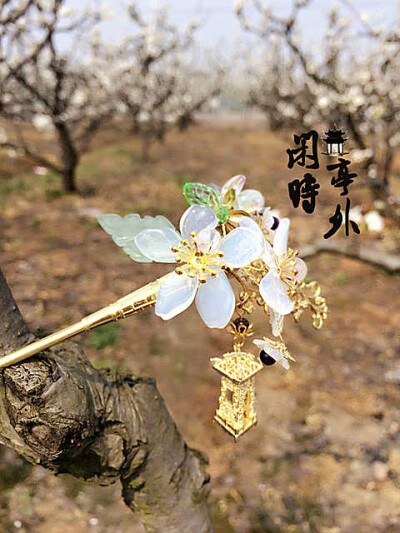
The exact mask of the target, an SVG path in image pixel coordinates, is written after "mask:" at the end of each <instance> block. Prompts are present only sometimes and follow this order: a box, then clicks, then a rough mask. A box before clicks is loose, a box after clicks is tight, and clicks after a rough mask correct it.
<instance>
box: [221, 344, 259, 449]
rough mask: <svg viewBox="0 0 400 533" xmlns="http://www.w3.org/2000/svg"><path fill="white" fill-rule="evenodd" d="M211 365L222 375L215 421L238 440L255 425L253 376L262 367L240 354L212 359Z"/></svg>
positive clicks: (233, 353) (251, 356)
mask: <svg viewBox="0 0 400 533" xmlns="http://www.w3.org/2000/svg"><path fill="white" fill-rule="evenodd" d="M211 363H212V366H213V367H214V368H215V369H216V370H218V372H220V373H221V374H222V378H221V394H220V397H219V407H218V409H217V411H216V413H215V416H214V419H215V420H216V421H217V422H218V423H219V424H220V425H221V426H222V427H223V428H224V429H225V430H226V431H228V433H230V434H231V435H233V436H234V437H235V439H237V438H238V437H240V435H243V433H244V432H245V431H247V430H248V429H250V428H251V427H252V426H254V425H255V424H256V423H257V414H256V412H255V408H254V403H255V377H254V376H255V375H256V374H257V372H259V371H260V370H262V368H263V365H262V364H261V363H260V362H258V361H256V359H255V358H254V356H253V355H251V354H249V353H246V352H240V351H237V352H230V353H226V354H224V356H223V357H222V358H220V357H214V358H212V359H211Z"/></svg>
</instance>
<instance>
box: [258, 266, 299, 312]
mask: <svg viewBox="0 0 400 533" xmlns="http://www.w3.org/2000/svg"><path fill="white" fill-rule="evenodd" d="M259 288H260V294H261V296H262V297H263V299H264V301H265V303H266V304H267V305H268V307H271V308H272V309H273V310H274V311H276V312H277V313H279V314H280V315H288V314H289V313H291V312H292V311H293V302H292V300H291V299H290V298H289V296H288V295H287V294H286V290H287V286H286V284H285V283H284V282H283V281H282V280H281V278H280V277H279V274H278V273H277V272H275V271H274V270H270V271H269V272H268V274H266V275H265V276H264V277H263V279H262V280H261V282H260V287H259Z"/></svg>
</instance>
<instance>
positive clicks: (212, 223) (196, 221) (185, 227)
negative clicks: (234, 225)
mask: <svg viewBox="0 0 400 533" xmlns="http://www.w3.org/2000/svg"><path fill="white" fill-rule="evenodd" d="M217 225H218V220H217V217H216V216H215V213H214V211H213V210H212V209H211V207H208V205H192V206H190V207H189V208H188V209H186V211H185V212H184V213H183V215H182V218H181V221H180V229H181V233H182V236H183V238H184V239H188V238H189V237H190V233H191V232H192V231H196V232H197V233H199V232H200V231H201V230H202V229H205V228H211V229H214V228H215V227H216V226H217Z"/></svg>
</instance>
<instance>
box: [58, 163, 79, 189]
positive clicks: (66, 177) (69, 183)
mask: <svg viewBox="0 0 400 533" xmlns="http://www.w3.org/2000/svg"><path fill="white" fill-rule="evenodd" d="M62 183H63V189H64V191H66V192H78V188H77V186H76V173H75V167H73V168H67V169H65V170H64V171H63V174H62Z"/></svg>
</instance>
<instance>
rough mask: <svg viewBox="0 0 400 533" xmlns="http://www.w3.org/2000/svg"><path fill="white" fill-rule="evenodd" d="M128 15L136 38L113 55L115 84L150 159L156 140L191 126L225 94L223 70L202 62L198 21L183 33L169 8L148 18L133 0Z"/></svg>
mask: <svg viewBox="0 0 400 533" xmlns="http://www.w3.org/2000/svg"><path fill="white" fill-rule="evenodd" d="M128 15H129V19H130V22H131V25H132V27H133V35H132V34H129V35H128V36H127V37H125V38H123V39H122V41H121V43H120V45H119V46H118V50H117V51H116V52H115V54H114V60H113V69H114V73H113V76H114V85H115V88H116V99H117V100H118V101H119V102H120V104H121V105H120V109H121V110H123V111H125V116H126V117H127V118H128V121H129V122H130V123H131V132H132V133H133V134H135V135H138V136H140V137H141V139H142V155H143V158H144V159H147V158H148V155H149V149H150V146H151V144H152V143H153V142H154V141H156V140H158V141H163V140H164V138H165V135H166V133H167V132H168V131H169V130H171V129H173V128H178V129H179V130H183V129H185V128H187V127H188V126H189V125H190V124H191V123H192V122H193V121H194V116H195V114H196V113H197V112H199V111H201V110H203V109H204V108H205V107H206V106H207V105H210V103H211V102H212V101H213V99H214V98H215V97H216V96H217V95H218V94H219V93H220V91H221V84H222V79H223V75H224V67H223V66H222V65H221V62H220V63H219V64H217V63H216V62H210V61H208V62H207V61H204V59H203V58H202V57H201V54H200V53H199V50H197V49H196V46H195V45H196V42H195V33H196V29H197V28H198V23H197V22H193V23H191V24H189V25H188V26H187V27H186V28H184V29H182V28H180V27H179V25H178V24H177V23H174V22H172V20H171V17H170V15H169V11H168V8H166V7H165V6H164V7H161V8H160V9H158V10H156V11H155V12H154V13H153V14H152V15H151V16H149V17H145V16H144V15H143V14H142V13H141V12H140V10H139V8H138V6H137V4H136V3H135V2H134V3H132V4H131V5H130V6H129V9H128Z"/></svg>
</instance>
